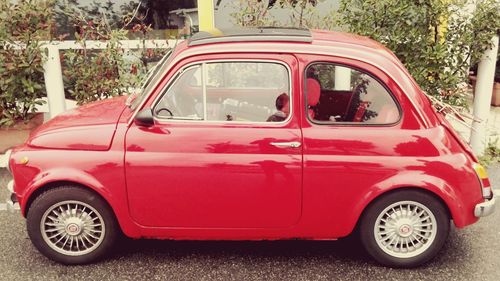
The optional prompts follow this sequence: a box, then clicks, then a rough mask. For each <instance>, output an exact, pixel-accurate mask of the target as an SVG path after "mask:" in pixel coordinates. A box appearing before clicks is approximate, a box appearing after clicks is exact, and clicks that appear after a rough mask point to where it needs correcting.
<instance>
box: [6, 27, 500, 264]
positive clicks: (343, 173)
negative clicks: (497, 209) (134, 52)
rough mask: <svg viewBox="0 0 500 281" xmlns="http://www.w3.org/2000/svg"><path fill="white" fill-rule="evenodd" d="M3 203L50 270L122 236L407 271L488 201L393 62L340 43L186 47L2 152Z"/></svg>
mask: <svg viewBox="0 0 500 281" xmlns="http://www.w3.org/2000/svg"><path fill="white" fill-rule="evenodd" d="M9 169H10V170H11V171H12V174H13V178H14V179H13V182H12V183H10V189H11V190H12V192H13V196H12V197H11V198H12V202H11V203H18V204H19V205H20V208H21V211H22V214H23V215H24V216H25V217H26V218H27V227H28V233H29V236H30V238H31V241H32V242H33V244H34V245H35V246H36V247H37V248H38V250H39V251H40V252H42V253H43V254H44V255H46V256H47V257H49V258H51V259H53V260H55V261H58V262H61V263H65V264H80V263H88V262H92V261H95V260H97V259H98V258H101V257H102V256H103V255H104V254H106V253H108V252H109V251H110V250H111V248H112V246H113V242H114V241H115V240H116V238H117V236H118V235H119V234H121V233H123V234H125V235H126V236H128V237H131V238H159V239H176V240H181V239H195V240H274V239H311V240H316V239H317V240H324V239H332V240H333V239H337V238H341V237H345V236H348V235H350V234H351V233H359V235H360V238H361V242H362V243H363V245H364V246H365V248H366V250H367V252H368V253H369V254H370V255H371V256H373V258H375V259H376V260H377V261H378V262H380V263H382V264H384V265H388V266H396V267H411V266H417V265H420V264H422V263H424V262H427V261H429V260H430V259H432V258H433V257H434V256H436V255H437V254H438V252H439V251H440V249H441V247H442V246H443V243H444V242H445V240H446V238H447V235H448V232H449V228H450V221H453V223H454V224H455V226H456V227H458V228H462V227H465V226H467V225H470V224H472V223H475V222H476V221H478V218H479V217H482V216H486V215H489V214H491V213H492V212H493V210H494V205H495V198H494V196H493V195H494V194H493V191H492V188H491V186H490V183H489V181H488V177H487V175H486V172H485V170H484V168H483V167H481V166H480V165H479V164H478V160H477V159H476V157H475V156H474V155H473V153H472V152H471V149H470V148H469V146H468V145H467V144H466V143H464V142H463V141H462V140H461V139H460V137H459V136H458V135H457V134H456V133H455V132H454V131H453V129H452V128H450V125H449V123H447V121H446V120H445V119H444V118H443V116H441V115H440V114H439V113H437V112H436V111H435V110H434V108H433V106H432V105H431V103H430V101H429V99H428V98H427V97H426V96H425V94H424V93H423V92H422V90H421V89H420V88H419V87H418V85H417V84H416V83H415V81H414V80H413V79H412V77H411V76H410V75H409V74H408V72H407V70H405V68H404V67H403V65H402V64H401V63H400V62H399V61H398V59H397V58H396V57H395V56H394V55H393V54H392V53H391V52H390V51H388V50H387V49H386V48H384V47H383V46H382V45H380V44H378V43H376V42H374V41H372V40H369V39H367V38H364V37H359V36H355V35H351V34H346V33H337V32H326V31H309V30H296V29H265V28H262V29H249V30H240V31H237V32H226V33H224V34H217V35H215V34H210V33H206V32H205V33H199V34H197V35H195V36H193V37H192V38H191V39H189V40H185V41H183V42H181V43H180V44H178V45H177V46H176V47H175V48H174V49H173V50H172V51H171V52H170V53H169V54H167V55H166V56H165V57H164V58H163V59H162V60H161V61H160V63H158V66H157V67H156V68H155V69H154V71H153V73H151V74H150V76H149V77H148V79H147V81H145V83H144V86H143V88H142V90H141V92H140V93H137V94H134V95H131V96H129V97H128V98H127V97H117V98H113V99H109V100H104V101H100V102H95V103H91V104H88V105H85V106H81V107H79V108H77V109H74V110H71V111H68V112H66V113H64V114H61V115H59V116H57V117H55V118H53V119H52V120H50V121H49V122H47V123H46V124H44V125H42V126H41V127H40V128H39V129H37V130H36V131H35V132H33V133H32V134H31V136H30V138H29V139H28V141H27V142H26V143H25V144H23V145H21V146H18V147H16V148H14V149H13V150H12V151H11V153H10V161H9Z"/></svg>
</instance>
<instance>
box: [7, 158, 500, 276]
mask: <svg viewBox="0 0 500 281" xmlns="http://www.w3.org/2000/svg"><path fill="white" fill-rule="evenodd" d="M0 177H1V178H0V198H1V199H2V201H3V198H6V189H5V186H6V180H7V178H8V176H7V174H6V172H5V170H4V169H2V170H0ZM490 177H491V180H492V182H493V185H494V187H495V188H497V189H500V165H499V166H496V167H492V168H490ZM499 210H500V208H499ZM499 220H500V211H497V212H496V213H495V214H493V215H492V216H490V217H487V218H483V219H482V220H481V221H480V222H479V223H477V224H475V225H472V226H469V227H467V228H465V229H461V230H457V229H452V231H451V233H450V237H449V239H448V242H447V243H446V245H445V247H444V249H443V251H442V252H441V254H440V255H439V257H438V258H437V259H435V260H433V261H432V262H431V263H429V264H427V265H425V266H423V267H420V268H417V269H412V270H402V269H390V268H385V267H381V266H379V265H377V264H376V263H374V262H373V261H372V260H371V259H370V258H369V257H367V256H366V254H365V253H364V251H363V250H362V248H361V247H360V245H359V243H358V242H356V241H355V240H353V239H347V240H340V241H321V242H314V241H276V242H174V241H154V240H139V241H133V240H127V241H124V242H122V243H121V244H120V245H119V246H118V247H117V250H116V252H115V253H113V254H112V255H111V257H109V258H108V259H107V260H105V261H102V262H100V263H97V264H92V265H86V266H63V265H59V264H57V263H54V262H52V261H49V260H48V259H46V258H45V257H44V256H42V255H41V254H39V253H38V252H37V250H36V249H35V248H34V247H33V246H32V244H31V242H30V241H29V239H28V235H27V233H26V229H25V221H24V219H23V218H22V217H21V215H20V213H19V212H15V213H10V212H6V211H0V280H1V281H3V280H114V281H118V280H120V281H121V280H372V281H375V280H434V281H437V280H500V255H499V254H498V253H499V251H500V239H499V237H500V223H499Z"/></svg>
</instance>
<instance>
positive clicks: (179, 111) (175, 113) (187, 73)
mask: <svg viewBox="0 0 500 281" xmlns="http://www.w3.org/2000/svg"><path fill="white" fill-rule="evenodd" d="M201 69H202V67H201V65H194V66H191V67H189V68H186V69H184V70H183V71H181V72H180V73H179V74H178V76H177V77H176V79H175V80H174V82H173V83H172V85H170V87H169V88H168V90H167V91H166V92H165V93H164V94H163V96H162V98H161V100H160V102H158V104H157V105H156V107H155V110H154V113H155V115H156V116H158V117H161V118H168V119H181V120H203V112H204V105H203V88H202V85H201Z"/></svg>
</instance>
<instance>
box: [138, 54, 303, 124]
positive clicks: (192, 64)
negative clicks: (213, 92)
mask: <svg viewBox="0 0 500 281" xmlns="http://www.w3.org/2000/svg"><path fill="white" fill-rule="evenodd" d="M214 62H215V63H217V62H255V63H274V64H279V65H282V66H284V67H285V69H286V71H287V72H288V94H289V96H290V113H289V115H288V118H287V119H285V120H283V121H280V122H266V121H262V122H259V121H219V120H206V119H207V118H206V117H207V115H206V110H207V108H206V87H205V83H206V78H207V77H206V76H207V75H206V71H207V70H206V67H205V65H206V64H207V63H214ZM195 65H201V67H202V73H201V74H202V78H201V81H202V83H201V86H202V88H203V92H204V93H203V103H204V105H205V106H204V113H203V114H204V116H203V120H198V119H189V118H183V119H169V118H161V117H158V116H156V114H154V113H153V118H154V120H155V121H157V122H158V124H169V123H183V122H189V123H191V124H192V123H201V124H214V125H216V124H225V125H230V124H239V125H255V124H258V125H263V124H266V125H270V127H273V126H272V125H283V124H286V123H288V122H289V121H290V119H291V118H292V116H293V113H294V111H293V106H294V102H293V95H292V72H291V68H290V67H289V66H288V64H286V63H285V62H282V61H279V60H272V59H215V60H204V61H197V62H192V63H189V64H187V65H185V66H184V67H183V68H182V69H180V70H179V71H177V73H176V74H175V75H174V77H173V79H171V80H172V81H169V82H168V83H167V84H166V85H165V87H163V88H162V89H161V91H160V94H159V95H158V96H157V97H156V98H155V100H154V101H153V102H152V103H151V104H152V106H151V108H152V109H154V108H155V107H156V106H157V105H158V103H159V102H160V100H161V98H162V97H163V95H165V93H166V91H168V89H169V88H170V87H171V86H172V85H173V84H174V83H175V82H176V81H177V80H178V79H179V77H180V76H181V74H182V73H183V72H185V71H186V70H188V69H189V68H191V67H193V66H195ZM132 120H133V118H132Z"/></svg>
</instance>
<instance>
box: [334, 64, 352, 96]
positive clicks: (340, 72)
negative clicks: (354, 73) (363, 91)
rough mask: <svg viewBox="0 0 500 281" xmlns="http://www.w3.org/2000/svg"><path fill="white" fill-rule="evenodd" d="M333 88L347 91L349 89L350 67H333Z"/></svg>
mask: <svg viewBox="0 0 500 281" xmlns="http://www.w3.org/2000/svg"><path fill="white" fill-rule="evenodd" d="M334 87H335V90H337V91H349V90H351V69H350V68H348V67H342V66H336V67H335V86H334Z"/></svg>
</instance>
